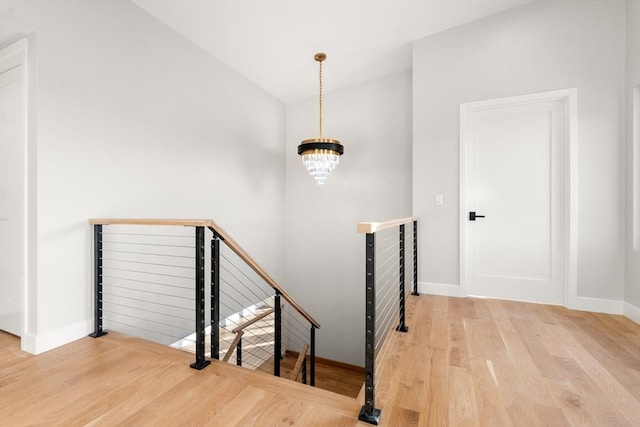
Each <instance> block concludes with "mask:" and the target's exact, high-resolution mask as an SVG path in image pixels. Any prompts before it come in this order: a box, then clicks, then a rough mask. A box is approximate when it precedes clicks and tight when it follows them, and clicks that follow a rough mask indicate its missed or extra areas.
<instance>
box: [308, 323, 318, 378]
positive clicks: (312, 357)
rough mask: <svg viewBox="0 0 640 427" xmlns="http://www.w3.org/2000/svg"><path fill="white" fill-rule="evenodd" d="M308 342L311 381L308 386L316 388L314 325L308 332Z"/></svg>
mask: <svg viewBox="0 0 640 427" xmlns="http://www.w3.org/2000/svg"><path fill="white" fill-rule="evenodd" d="M309 341H310V344H311V345H310V347H311V354H310V356H309V365H310V366H309V368H310V376H311V381H310V385H311V386H312V387H315V386H316V326H315V325H313V324H312V325H311V332H310V337H309Z"/></svg>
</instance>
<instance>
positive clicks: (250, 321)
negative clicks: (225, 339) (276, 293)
mask: <svg viewBox="0 0 640 427" xmlns="http://www.w3.org/2000/svg"><path fill="white" fill-rule="evenodd" d="M274 311H276V309H275V308H271V309H269V310H267V311H265V312H264V313H261V314H259V315H258V316H256V317H254V318H253V319H251V320H247V321H246V322H244V323H243V324H242V325H239V326H236V327H235V328H233V329H232V330H231V332H233V333H234V334H237V333H238V332H240V331H243V330H244V329H245V328H247V327H248V326H251V325H253V324H254V323H256V322H258V321H260V320H262V319H264V318H265V317H267V316H268V315H270V314H272V313H273V312H274Z"/></svg>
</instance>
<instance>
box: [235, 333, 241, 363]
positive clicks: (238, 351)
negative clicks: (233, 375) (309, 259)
mask: <svg viewBox="0 0 640 427" xmlns="http://www.w3.org/2000/svg"><path fill="white" fill-rule="evenodd" d="M236 365H238V366H242V337H240V339H239V340H238V344H236Z"/></svg>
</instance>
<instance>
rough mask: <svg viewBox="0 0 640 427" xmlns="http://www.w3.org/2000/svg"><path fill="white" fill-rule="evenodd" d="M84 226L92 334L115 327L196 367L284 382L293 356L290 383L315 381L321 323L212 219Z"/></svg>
mask: <svg viewBox="0 0 640 427" xmlns="http://www.w3.org/2000/svg"><path fill="white" fill-rule="evenodd" d="M89 222H90V223H91V224H92V225H93V229H94V233H93V234H94V325H95V326H94V328H95V329H94V333H92V334H91V336H92V337H95V338H97V337H100V336H102V335H104V334H106V333H107V332H106V331H107V330H113V331H117V332H121V333H124V334H126V335H130V336H135V337H139V338H143V339H146V340H150V341H154V342H157V343H161V344H164V345H170V346H172V347H175V348H179V349H182V350H186V351H190V352H193V353H194V354H195V362H194V363H192V364H191V365H190V366H191V367H192V368H195V369H203V368H205V367H206V366H207V365H209V364H210V363H211V360H212V359H217V360H220V361H223V362H228V363H233V364H236V365H239V366H243V367H246V368H250V369H254V370H258V371H266V372H269V373H272V374H274V375H276V376H280V371H281V369H280V365H281V360H282V358H283V357H284V356H286V355H289V356H290V357H291V356H292V355H294V356H295V357H297V360H296V363H295V367H296V369H297V372H296V375H295V376H293V374H292V379H294V380H300V381H302V382H303V383H305V384H306V383H307V382H308V383H309V384H310V385H315V375H314V374H315V330H316V329H317V328H319V327H320V325H319V324H318V322H317V321H315V319H313V318H312V317H311V316H310V315H309V314H308V313H307V312H306V311H304V310H303V309H302V307H301V306H300V305H299V304H298V303H297V302H296V301H295V300H293V299H292V298H291V297H290V296H289V295H288V294H287V293H286V292H285V291H284V290H283V289H282V288H281V287H280V285H279V284H278V283H276V282H275V280H273V279H272V278H271V277H270V276H269V275H268V274H267V273H266V272H265V271H264V270H263V269H262V268H261V267H260V266H259V265H258V264H257V263H256V262H255V261H254V260H253V259H252V258H251V257H250V256H249V255H248V254H247V253H246V252H245V251H244V250H243V249H242V248H241V247H240V246H239V245H238V244H237V243H236V242H235V241H234V240H233V239H231V238H230V236H228V235H227V234H226V232H225V231H224V230H223V229H222V228H220V227H219V226H218V225H217V224H216V223H214V222H213V221H210V220H155V219H154V220H145V219H94V220H90V221H89ZM207 240H208V241H209V243H210V244H205V241H207ZM206 260H209V262H206ZM298 365H300V367H299V368H298ZM307 365H309V368H310V369H309V371H310V372H309V375H307Z"/></svg>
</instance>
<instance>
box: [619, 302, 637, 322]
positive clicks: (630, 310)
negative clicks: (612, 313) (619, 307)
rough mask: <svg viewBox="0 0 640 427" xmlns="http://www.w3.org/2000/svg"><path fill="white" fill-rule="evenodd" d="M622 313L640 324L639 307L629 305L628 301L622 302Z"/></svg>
mask: <svg viewBox="0 0 640 427" xmlns="http://www.w3.org/2000/svg"><path fill="white" fill-rule="evenodd" d="M623 314H624V315H625V317H628V318H629V319H631V320H633V321H634V322H636V323H639V324H640V308H639V307H636V306H635V305H631V304H629V303H628V302H625V303H624V307H623Z"/></svg>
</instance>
